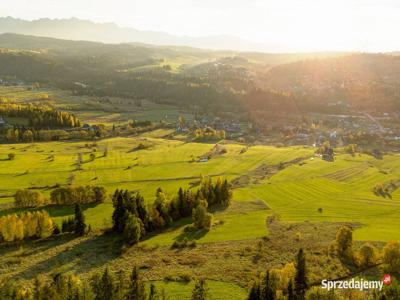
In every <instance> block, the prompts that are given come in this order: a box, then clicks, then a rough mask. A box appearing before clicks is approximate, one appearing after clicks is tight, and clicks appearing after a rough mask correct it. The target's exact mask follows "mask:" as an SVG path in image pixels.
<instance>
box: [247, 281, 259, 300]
mask: <svg viewBox="0 0 400 300" xmlns="http://www.w3.org/2000/svg"><path fill="white" fill-rule="evenodd" d="M259 299H260V285H259V284H258V281H254V282H253V285H252V286H251V289H250V292H249V296H248V297H247V300H259Z"/></svg>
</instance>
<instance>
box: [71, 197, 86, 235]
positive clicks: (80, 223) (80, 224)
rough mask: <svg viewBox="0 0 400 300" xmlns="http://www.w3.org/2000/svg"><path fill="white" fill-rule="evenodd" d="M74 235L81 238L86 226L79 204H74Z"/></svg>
mask: <svg viewBox="0 0 400 300" xmlns="http://www.w3.org/2000/svg"><path fill="white" fill-rule="evenodd" d="M74 227H75V228H74V232H75V234H77V235H79V236H83V235H84V234H85V229H86V224H85V216H84V215H83V212H82V210H81V207H80V205H79V204H75V226H74Z"/></svg>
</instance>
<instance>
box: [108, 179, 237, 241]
mask: <svg viewBox="0 0 400 300" xmlns="http://www.w3.org/2000/svg"><path fill="white" fill-rule="evenodd" d="M231 198H232V192H231V187H230V185H229V184H228V182H227V181H226V180H224V181H223V180H222V179H221V178H218V179H217V180H216V182H215V184H214V183H213V182H212V180H211V178H204V179H203V180H202V183H201V187H200V188H199V189H198V190H197V192H196V193H193V192H191V191H189V190H183V189H182V188H180V189H179V191H178V193H177V195H176V196H175V197H174V198H173V199H172V200H167V197H166V195H165V193H164V192H163V191H162V190H161V189H160V188H159V189H158V190H157V192H156V199H155V201H154V203H153V204H152V205H150V206H148V205H146V202H145V200H144V198H143V197H142V196H141V195H140V193H138V192H136V193H132V192H129V191H123V190H116V191H115V193H114V196H113V205H114V212H113V216H112V220H113V230H114V231H115V232H118V233H121V234H124V236H125V239H126V241H127V242H128V243H130V244H135V243H137V242H138V241H139V240H140V239H141V238H142V237H144V236H145V235H146V233H148V232H152V231H155V230H160V229H163V228H166V227H168V226H170V225H171V224H172V222H173V221H176V220H179V219H181V218H185V217H190V216H192V217H193V220H194V226H195V227H196V228H197V229H206V230H209V229H210V227H211V223H212V216H211V214H209V213H208V212H207V207H208V206H214V205H219V206H222V207H227V206H229V204H230V201H231Z"/></svg>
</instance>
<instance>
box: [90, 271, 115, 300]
mask: <svg viewBox="0 0 400 300" xmlns="http://www.w3.org/2000/svg"><path fill="white" fill-rule="evenodd" d="M92 289H93V293H94V295H95V297H94V300H109V299H113V296H114V290H115V288H114V278H113V277H112V276H111V274H110V272H109V271H108V268H106V269H105V270H104V273H103V275H102V276H101V277H98V276H97V277H94V278H93V279H92Z"/></svg>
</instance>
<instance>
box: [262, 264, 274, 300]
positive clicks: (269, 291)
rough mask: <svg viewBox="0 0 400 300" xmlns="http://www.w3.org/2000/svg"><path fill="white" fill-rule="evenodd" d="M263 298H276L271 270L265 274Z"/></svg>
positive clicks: (269, 299) (265, 299) (270, 299)
mask: <svg viewBox="0 0 400 300" xmlns="http://www.w3.org/2000/svg"><path fill="white" fill-rule="evenodd" d="M261 299H263V300H274V299H275V291H274V290H273V288H272V284H271V280H270V274H269V270H267V273H266V274H265V278H264V282H263V289H262V291H261Z"/></svg>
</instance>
